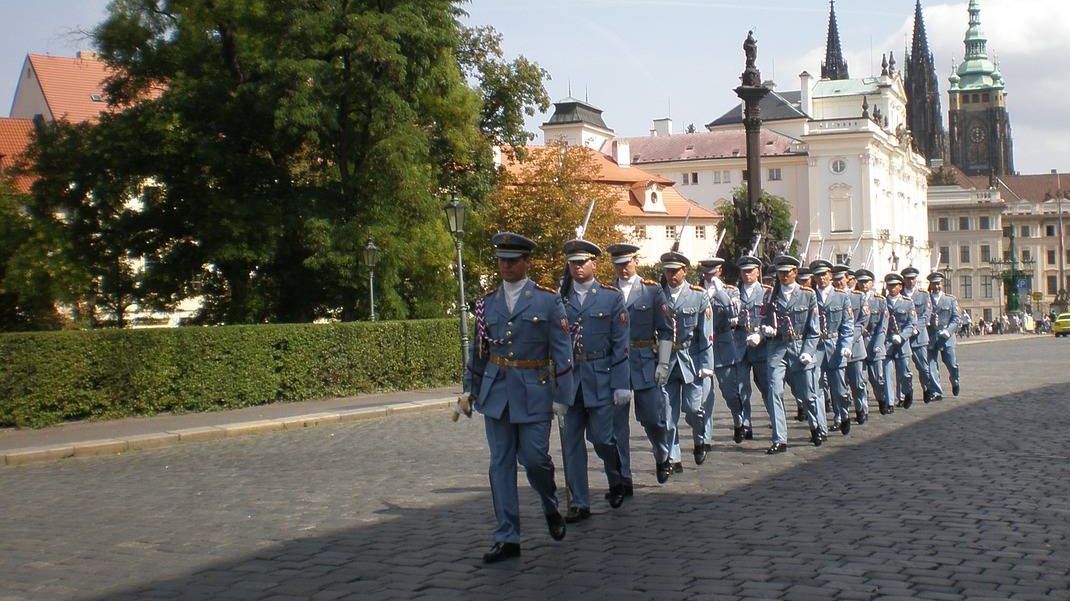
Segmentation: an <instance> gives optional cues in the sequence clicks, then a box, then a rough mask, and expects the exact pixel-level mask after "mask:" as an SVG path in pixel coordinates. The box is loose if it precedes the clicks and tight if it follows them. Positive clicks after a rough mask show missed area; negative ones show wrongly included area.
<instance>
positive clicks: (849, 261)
mask: <svg viewBox="0 0 1070 601" xmlns="http://www.w3.org/2000/svg"><path fill="white" fill-rule="evenodd" d="M859 244H862V234H859V235H858V241H857V242H855V245H854V246H853V247H851V249H850V250H848V251H847V258H846V259H845V260H844V264H845V265H847V266H850V265H851V257H853V256H854V254H855V251H856V250H858V245H859Z"/></svg>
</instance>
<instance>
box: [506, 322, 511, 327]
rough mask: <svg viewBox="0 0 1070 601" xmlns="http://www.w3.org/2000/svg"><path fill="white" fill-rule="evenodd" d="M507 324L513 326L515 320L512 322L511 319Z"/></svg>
mask: <svg viewBox="0 0 1070 601" xmlns="http://www.w3.org/2000/svg"><path fill="white" fill-rule="evenodd" d="M505 325H507V326H510V327H511V326H512V325H513V322H511V321H510V322H508V323H506V324H505Z"/></svg>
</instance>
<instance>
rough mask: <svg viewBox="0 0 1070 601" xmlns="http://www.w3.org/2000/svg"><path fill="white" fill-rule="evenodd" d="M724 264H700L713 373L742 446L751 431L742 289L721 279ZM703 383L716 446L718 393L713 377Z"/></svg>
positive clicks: (716, 259) (708, 432) (735, 437)
mask: <svg viewBox="0 0 1070 601" xmlns="http://www.w3.org/2000/svg"><path fill="white" fill-rule="evenodd" d="M723 264H724V259H722V258H720V257H713V258H711V259H703V260H701V261H699V265H701V266H702V280H703V282H702V283H703V286H704V287H705V288H706V296H708V297H709V299H710V308H711V309H712V310H713V322H712V328H713V370H714V372H715V374H716V375H717V384H718V388H719V389H720V391H721V396H723V397H724V402H725V405H726V406H727V407H728V410H729V412H730V413H731V414H732V440H733V441H735V442H736V444H739V443H741V442H743V436H744V433H745V432H746V431H747V429H748V428H750V405H749V404H748V405H747V406H746V407H744V406H743V404H742V403H741V402H740V392H739V362H740V359H741V355H742V351H741V349H740V345H739V344H738V342H737V340H736V335H735V329H736V325H737V324H738V323H739V304H740V303H739V290H737V289H736V287H735V286H733V285H731V284H725V283H724V281H722V280H721V277H720V276H721V266H722V265H723ZM702 383H703V384H702V392H703V398H705V404H704V405H703V409H704V410H705V411H706V442H708V443H712V441H713V404H714V398H715V397H716V394H715V393H714V390H713V379H712V378H703V379H702Z"/></svg>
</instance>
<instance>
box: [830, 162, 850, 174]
mask: <svg viewBox="0 0 1070 601" xmlns="http://www.w3.org/2000/svg"><path fill="white" fill-rule="evenodd" d="M829 169H831V170H832V172H833V173H835V174H837V175H839V174H841V173H843V172H844V171H847V161H845V160H843V159H833V160H832V162H831V163H829Z"/></svg>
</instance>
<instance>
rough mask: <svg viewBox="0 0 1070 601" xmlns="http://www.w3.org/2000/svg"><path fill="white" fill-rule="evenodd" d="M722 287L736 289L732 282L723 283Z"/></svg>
mask: <svg viewBox="0 0 1070 601" xmlns="http://www.w3.org/2000/svg"><path fill="white" fill-rule="evenodd" d="M724 287H725V288H728V289H729V290H735V289H736V287H735V286H733V285H732V284H725V285H724Z"/></svg>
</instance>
